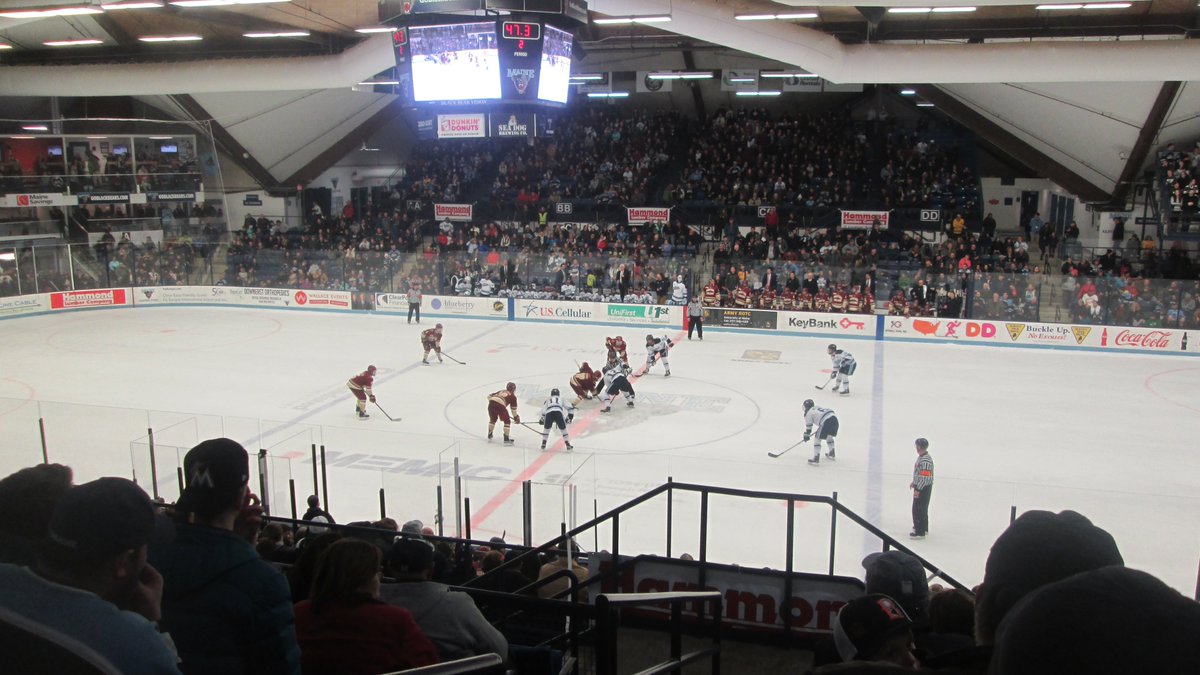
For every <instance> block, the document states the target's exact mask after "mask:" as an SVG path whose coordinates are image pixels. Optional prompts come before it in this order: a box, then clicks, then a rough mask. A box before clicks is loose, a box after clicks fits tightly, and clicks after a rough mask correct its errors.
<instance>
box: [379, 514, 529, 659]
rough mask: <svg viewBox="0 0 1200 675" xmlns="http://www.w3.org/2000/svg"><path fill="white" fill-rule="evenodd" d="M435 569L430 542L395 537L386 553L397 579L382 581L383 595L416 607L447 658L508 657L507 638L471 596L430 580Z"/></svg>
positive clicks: (428, 633)
mask: <svg viewBox="0 0 1200 675" xmlns="http://www.w3.org/2000/svg"><path fill="white" fill-rule="evenodd" d="M433 568H434V556H433V545H432V544H430V543H429V542H428V541H425V540H424V539H421V538H419V537H404V538H401V539H397V540H396V542H395V543H394V544H392V546H391V548H389V549H388V552H387V569H388V571H389V573H390V575H391V576H392V577H393V578H394V579H395V580H396V583H394V584H384V585H383V586H382V587H381V589H380V591H379V597H380V598H381V599H382V600H383V601H384V602H386V603H387V604H389V605H393V606H396V607H403V608H404V609H406V610H408V611H409V612H412V615H413V616H414V617H415V618H416V621H417V625H419V626H420V627H421V631H422V632H423V633H425V635H426V636H427V637H428V638H429V640H430V641H431V642H432V643H433V645H434V646H435V647H436V648H437V652H438V654H439V655H440V656H441V658H442V660H443V661H451V660H454V659H462V658H466V657H468V656H479V655H481V654H492V653H495V654H499V655H500V658H502V659H504V660H506V661H507V660H508V640H506V639H505V638H504V635H502V634H501V633H500V631H498V630H496V628H495V627H493V626H492V624H490V623H488V620H487V619H486V618H484V616H483V613H482V612H480V611H479V608H478V607H476V606H475V601H474V600H472V599H471V596H469V595H467V594H466V593H462V592H459V591H454V590H451V589H450V587H449V586H447V585H446V584H440V583H437V582H436V581H431V579H432V578H433Z"/></svg>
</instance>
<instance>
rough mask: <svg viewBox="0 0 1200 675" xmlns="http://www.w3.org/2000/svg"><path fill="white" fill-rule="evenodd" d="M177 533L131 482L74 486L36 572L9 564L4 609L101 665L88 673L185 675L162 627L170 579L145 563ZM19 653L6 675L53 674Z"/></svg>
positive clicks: (8, 653) (10, 655)
mask: <svg viewBox="0 0 1200 675" xmlns="http://www.w3.org/2000/svg"><path fill="white" fill-rule="evenodd" d="M9 515H13V514H11V513H10V514H9ZM169 532H170V527H169V523H166V522H164V521H162V520H161V519H160V518H159V517H158V516H156V515H155V513H154V505H153V504H152V503H151V502H150V498H149V497H147V496H146V493H145V492H143V491H142V489H141V488H139V487H138V486H137V485H134V484H133V483H132V482H130V481H128V480H125V479H124V478H101V479H99V480H96V481H92V482H91V483H85V484H83V485H80V486H78V487H76V488H73V489H72V490H70V491H69V492H67V493H66V495H64V496H63V498H62V499H61V500H60V501H59V502H58V505H57V507H56V508H55V509H54V514H53V516H52V518H51V520H50V523H49V533H48V536H47V538H46V541H45V542H44V543H43V544H42V546H41V547H40V549H39V550H38V553H37V560H36V562H35V563H34V565H33V567H32V568H28V567H18V566H16V565H0V588H3V589H4V592H3V593H0V609H3V610H5V611H6V613H7V612H11V613H12V614H15V615H17V616H19V617H21V618H23V619H25V620H27V621H28V622H30V623H31V624H33V625H32V626H29V627H28V630H30V631H31V632H33V633H35V634H38V635H40V636H43V637H46V638H47V639H50V640H51V641H53V642H55V643H57V644H59V645H61V646H62V648H63V649H64V650H67V651H70V652H71V653H73V654H75V655H76V656H77V657H79V659H80V660H84V661H86V662H88V663H89V664H91V665H92V666H94V670H89V671H87V672H104V673H109V672H120V673H126V674H134V675H140V674H143V673H145V674H147V675H157V674H171V673H178V672H179V669H178V667H177V665H176V664H177V662H178V659H177V658H176V656H175V654H174V653H173V652H172V650H171V648H170V647H169V646H168V642H167V640H166V639H164V637H163V636H162V635H161V634H159V632H158V630H157V629H156V628H155V627H154V623H153V622H154V621H157V620H158V619H159V617H160V615H161V606H160V605H161V601H162V591H163V586H162V583H163V580H162V577H161V576H159V574H158V572H157V571H156V570H155V569H154V567H152V566H151V565H149V564H148V563H147V562H146V548H147V544H150V543H152V542H154V541H158V540H161V539H163V538H166V537H169ZM12 647H13V646H12V645H6V648H5V653H4V657H3V658H4V670H5V672H14V673H15V672H26V673H28V672H51V671H50V670H46V668H48V666H47V664H44V663H24V662H22V661H23V659H22V658H21V657H20V656H19V652H20V650H19V649H12ZM14 652H17V653H16V654H15V653H14Z"/></svg>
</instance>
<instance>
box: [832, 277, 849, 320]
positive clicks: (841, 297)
mask: <svg viewBox="0 0 1200 675" xmlns="http://www.w3.org/2000/svg"><path fill="white" fill-rule="evenodd" d="M829 309H831V310H832V311H834V312H841V313H842V314H845V313H846V287H845V286H843V285H841V284H838V285H837V286H835V287H834V289H833V293H831V294H830V296H829Z"/></svg>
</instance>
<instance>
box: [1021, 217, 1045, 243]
mask: <svg viewBox="0 0 1200 675" xmlns="http://www.w3.org/2000/svg"><path fill="white" fill-rule="evenodd" d="M1045 226H1046V221H1044V220H1042V214H1040V213H1034V214H1033V217H1032V218H1030V219H1029V230H1028V231H1027V232H1026V233H1025V238H1026V239H1028V240H1029V241H1037V238H1038V237H1040V236H1042V228H1044V227H1045Z"/></svg>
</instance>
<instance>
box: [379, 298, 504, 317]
mask: <svg viewBox="0 0 1200 675" xmlns="http://www.w3.org/2000/svg"><path fill="white" fill-rule="evenodd" d="M375 311H377V312H389V313H395V314H406V313H407V312H408V296H407V295H406V294H404V293H376V294H375ZM421 313H422V314H426V315H428V316H472V317H484V318H489V319H507V318H508V299H507V298H477V297H473V296H455V295H426V296H423V297H422V298H421Z"/></svg>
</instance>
